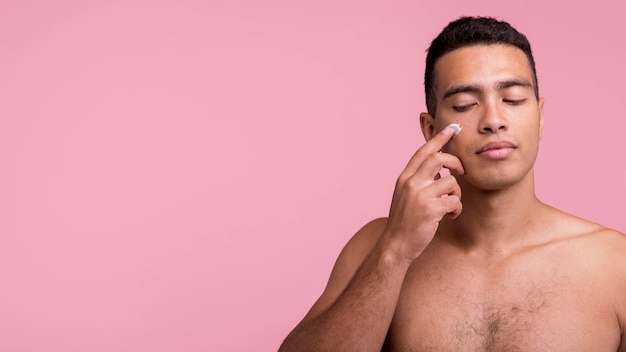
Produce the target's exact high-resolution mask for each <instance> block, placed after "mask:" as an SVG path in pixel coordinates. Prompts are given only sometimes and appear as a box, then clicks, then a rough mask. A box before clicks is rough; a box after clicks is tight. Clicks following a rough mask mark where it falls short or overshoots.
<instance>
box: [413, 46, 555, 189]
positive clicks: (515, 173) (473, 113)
mask: <svg viewBox="0 0 626 352" xmlns="http://www.w3.org/2000/svg"><path fill="white" fill-rule="evenodd" d="M532 82H533V76H532V72H531V68H530V65H529V62H528V59H527V58H526V55H525V54H524V52H522V51H521V50H520V49H518V48H516V47H514V46H511V45H500V44H497V45H474V46H468V47H464V48H460V49H457V50H454V51H451V52H449V53H447V54H445V55H444V56H442V57H441V58H440V59H439V60H438V61H437V63H436V64H435V82H434V83H435V93H436V97H437V109H436V111H437V113H436V114H437V115H436V116H435V117H434V118H433V117H432V116H430V115H428V114H422V128H423V130H424V135H425V137H426V138H427V139H430V138H431V137H432V136H433V135H434V134H435V133H437V132H438V131H440V130H442V129H443V128H445V127H446V126H447V125H448V124H451V123H458V124H460V125H461V126H462V128H463V131H462V132H461V133H460V134H459V135H458V136H455V137H454V138H452V140H451V141H450V142H449V143H448V144H447V145H446V147H445V148H444V151H445V152H447V153H450V154H453V155H456V156H457V157H458V158H459V159H460V160H461V162H462V163H463V167H464V168H465V172H466V173H465V175H464V176H462V177H460V178H459V182H460V183H461V184H462V185H463V184H464V183H467V184H470V185H473V186H474V187H476V188H478V189H483V190H497V189H502V188H506V187H509V186H511V185H513V184H515V183H516V182H519V181H520V180H522V179H524V178H529V177H530V178H532V172H531V170H532V168H533V164H534V162H535V159H536V157H537V151H538V148H539V139H540V138H541V130H542V128H543V98H542V99H540V100H539V101H537V99H536V97H535V94H534V87H533V83H532Z"/></svg>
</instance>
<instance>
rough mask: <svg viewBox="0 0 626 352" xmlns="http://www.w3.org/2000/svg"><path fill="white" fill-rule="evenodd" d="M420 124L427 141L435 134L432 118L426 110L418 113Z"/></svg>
mask: <svg viewBox="0 0 626 352" xmlns="http://www.w3.org/2000/svg"><path fill="white" fill-rule="evenodd" d="M420 126H422V134H424V139H425V140H426V141H427V142H428V141H429V140H430V139H431V138H433V136H434V135H435V125H434V118H433V117H432V116H431V115H430V114H429V113H427V112H423V113H421V114H420Z"/></svg>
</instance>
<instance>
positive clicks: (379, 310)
mask: <svg viewBox="0 0 626 352" xmlns="http://www.w3.org/2000/svg"><path fill="white" fill-rule="evenodd" d="M425 87H426V101H427V108H428V113H422V114H421V115H420V121H421V127H422V131H423V134H424V137H425V139H426V140H427V142H426V144H424V145H423V146H422V147H421V148H420V149H419V150H418V151H417V152H416V153H415V155H414V156H413V157H412V159H411V160H410V161H409V163H408V165H407V167H406V169H405V170H404V171H403V172H402V174H401V175H400V176H399V178H398V181H397V183H396V189H395V192H394V196H393V200H392V204H391V210H390V213H389V218H386V219H378V220H374V221H372V222H370V223H369V224H367V225H365V226H364V227H363V228H362V229H361V230H359V231H358V233H357V234H356V235H355V236H354V237H353V238H352V239H351V240H350V241H349V242H348V244H347V245H346V247H345V248H344V250H343V251H342V253H341V254H340V256H339V258H338V259H337V263H336V264H335V267H334V269H333V272H332V274H331V277H330V279H329V282H328V286H327V287H326V290H325V291H324V292H323V294H322V295H321V297H320V298H319V300H318V301H317V302H316V303H315V304H314V305H313V307H312V308H311V310H310V311H309V313H308V314H307V315H306V316H305V317H304V319H303V320H302V322H301V323H300V324H299V325H298V326H297V327H296V328H295V329H294V330H293V331H292V332H291V334H289V336H288V337H287V339H286V340H285V342H284V343H283V345H282V347H281V351H380V350H381V349H382V350H388V351H518V350H519V351H621V352H626V337H624V331H625V329H626V236H624V235H623V234H621V233H619V232H616V231H613V230H610V229H607V228H604V227H602V226H600V225H597V224H594V223H591V222H588V221H585V220H583V219H580V218H577V217H574V216H572V215H569V214H566V213H563V212H561V211H559V210H557V209H554V208H552V207H550V206H548V205H546V204H544V203H542V202H541V201H539V200H538V199H537V197H536V196H535V191H534V171H533V165H534V162H535V159H536V156H537V152H538V146H539V140H540V138H541V132H542V128H543V102H544V101H543V98H539V93H538V87H537V79H536V72H535V65H534V60H533V57H532V53H531V49H530V44H529V43H528V41H527V39H526V37H524V36H523V35H522V34H520V33H519V32H517V31H516V30H515V29H513V28H512V27H511V26H510V25H509V24H508V23H505V22H499V21H497V20H495V19H492V18H467V17H466V18H461V19H459V20H457V21H454V22H452V23H450V24H449V25H448V26H447V27H446V28H445V29H444V30H443V32H442V33H441V34H440V35H439V36H438V37H437V38H436V39H435V40H434V41H433V42H432V44H431V46H430V48H429V51H428V55H427V59H426V75H425ZM453 123H457V124H460V125H461V126H462V131H461V132H460V133H459V134H458V135H454V131H453V129H452V128H450V127H446V126H448V125H449V124H453ZM442 168H447V169H449V170H450V172H451V175H448V176H444V177H442V176H440V174H439V172H440V171H441V169H442Z"/></svg>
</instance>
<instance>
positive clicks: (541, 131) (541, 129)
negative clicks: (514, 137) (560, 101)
mask: <svg viewBox="0 0 626 352" xmlns="http://www.w3.org/2000/svg"><path fill="white" fill-rule="evenodd" d="M543 102H544V99H543V98H539V139H540V140H541V136H542V135H543Z"/></svg>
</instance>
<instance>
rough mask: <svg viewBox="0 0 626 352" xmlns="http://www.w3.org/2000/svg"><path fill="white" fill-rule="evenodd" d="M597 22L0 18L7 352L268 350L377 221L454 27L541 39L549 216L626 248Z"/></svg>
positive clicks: (268, 5) (1, 13) (8, 8)
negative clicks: (434, 42)
mask: <svg viewBox="0 0 626 352" xmlns="http://www.w3.org/2000/svg"><path fill="white" fill-rule="evenodd" d="M546 3H549V5H546ZM593 4H594V6H593V7H590V6H587V7H585V6H581V5H577V6H574V5H572V3H570V2H561V1H559V2H556V1H554V2H546V1H543V0H541V1H539V0H537V1H527V2H523V3H522V4H519V5H516V6H513V5H511V4H510V3H507V2H503V1H478V2H476V1H472V2H467V1H457V2H456V3H455V4H453V2H437V1H394V2H387V3H383V2H379V1H346V0H333V1H287V0H282V1H281V0H271V1H267V0H266V1H226V0H225V1H221V2H216V1H213V2H211V1H209V2H207V1H173V0H172V1H141V0H133V1H79V0H65V1H43V0H41V1H20V0H12V1H7V0H4V1H2V2H0V99H1V102H0V167H1V169H0V285H1V286H0V350H1V351H22V352H31V351H33V352H34V351H64V352H72V351H91V352H97V351H118V352H119V351H129V352H130V351H133V352H137V351H272V350H275V349H277V347H278V345H279V344H280V342H281V340H282V339H283V337H284V336H285V335H286V334H287V332H288V331H289V330H290V329H291V328H292V327H293V326H294V325H295V324H296V323H297V322H298V321H299V319H300V318H301V317H302V316H303V314H304V313H305V312H306V310H307V309H308V308H309V307H310V305H311V304H312V303H313V301H314V299H315V298H316V297H317V296H318V295H319V293H320V292H321V290H322V289H323V287H324V285H325V281H326V279H327V277H328V274H329V271H330V268H331V266H332V264H333V262H334V259H335V257H336V255H337V254H338V252H339V250H340V249H341V247H342V246H343V244H344V243H345V242H346V240H347V239H348V238H349V237H350V236H351V235H352V234H353V233H354V231H356V230H357V229H358V228H359V227H360V226H361V225H363V224H364V223H365V222H366V221H368V220H369V219H372V218H374V217H379V216H384V215H385V214H386V211H387V209H388V205H389V201H390V197H391V192H392V190H393V184H394V181H395V178H396V176H397V174H398V173H399V172H400V171H401V170H402V168H403V167H404V165H405V163H406V161H407V160H408V157H409V156H410V155H411V154H412V153H413V151H414V150H415V149H416V148H417V147H418V146H419V145H421V143H422V142H423V139H422V137H421V133H420V131H419V126H418V114H419V112H421V111H422V110H423V109H424V102H423V93H422V74H423V67H424V64H423V61H424V50H425V49H426V47H427V45H428V43H429V42H430V40H431V39H432V38H433V37H434V36H435V35H436V34H437V33H438V32H439V31H440V30H441V28H442V27H443V26H444V25H445V24H446V23H447V22H448V21H449V20H452V19H455V18H457V17H458V16H460V15H462V14H472V15H475V14H484V15H492V16H497V17H500V18H504V19H507V20H509V21H510V22H512V23H513V24H514V25H515V26H516V27H518V29H520V30H521V31H522V32H525V33H526V34H527V35H528V37H529V39H530V40H531V42H532V43H533V44H534V50H535V53H536V60H537V62H538V71H539V79H540V90H541V95H543V96H544V97H545V98H546V119H547V120H546V129H545V133H544V139H543V141H542V150H541V152H540V158H539V161H538V164H537V172H536V174H537V183H538V194H539V196H540V198H541V199H543V200H544V201H546V202H548V203H551V204H553V205H555V206H557V207H559V208H562V209H564V210H566V211H569V212H572V213H574V214H577V215H580V216H583V217H586V218H588V219H591V220H594V221H598V222H601V223H603V224H605V225H607V226H610V227H613V228H616V229H618V230H621V231H622V232H625V231H626V156H625V155H626V138H624V136H623V134H622V131H623V130H625V129H626V111H625V105H624V104H625V100H626V98H625V97H624V93H623V91H624V82H626V68H625V66H624V63H625V62H626V51H624V50H623V48H622V46H623V45H622V44H623V43H624V34H625V33H626V21H625V20H624V19H625V18H626V10H625V9H624V8H623V6H622V5H618V4H619V1H618V0H614V1H606V0H604V1H603V0H600V1H594V2H593ZM572 7H575V8H572Z"/></svg>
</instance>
